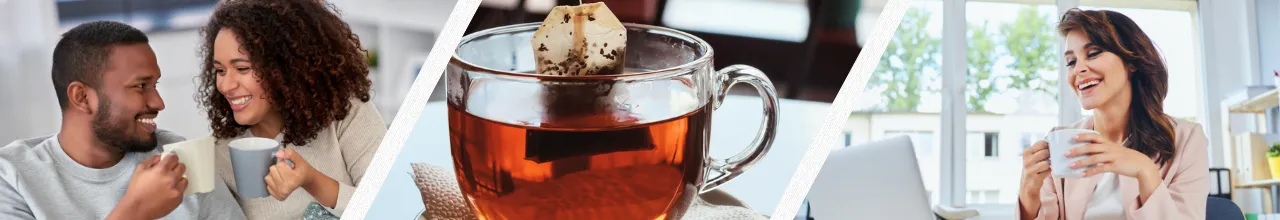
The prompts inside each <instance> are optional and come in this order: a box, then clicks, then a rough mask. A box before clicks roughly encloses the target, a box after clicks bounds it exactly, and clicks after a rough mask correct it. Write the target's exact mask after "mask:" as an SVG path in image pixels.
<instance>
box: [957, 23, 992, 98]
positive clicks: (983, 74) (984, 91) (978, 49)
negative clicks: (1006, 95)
mask: <svg viewBox="0 0 1280 220" xmlns="http://www.w3.org/2000/svg"><path fill="white" fill-rule="evenodd" d="M988 26H989V25H988V23H987V22H983V23H982V25H981V26H979V25H977V24H969V28H968V31H969V39H968V44H969V48H968V50H967V52H966V53H968V54H967V55H968V56H967V58H968V61H969V72H968V76H967V77H965V84H966V85H967V86H965V88H966V89H965V90H966V91H967V92H968V96H969V97H968V100H967V101H968V104H969V105H968V106H969V111H973V112H986V111H987V108H986V103H987V100H988V99H991V95H993V94H995V93H997V92H998V91H999V90H998V89H999V88H998V87H996V85H995V83H996V82H995V78H996V77H995V75H994V73H993V71H992V67H993V66H994V65H995V60H996V58H998V56H999V55H998V54H996V43H995V40H993V39H991V37H990V36H988V33H990V32H989V31H988V30H989V29H988Z"/></svg>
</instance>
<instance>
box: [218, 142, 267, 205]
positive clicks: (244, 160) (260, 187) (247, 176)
mask: <svg viewBox="0 0 1280 220" xmlns="http://www.w3.org/2000/svg"><path fill="white" fill-rule="evenodd" d="M227 145H228V146H229V148H231V168H232V172H233V173H234V174H235V177H236V189H237V190H236V192H237V194H240V197H244V198H261V197H267V196H268V195H269V194H268V193H267V181H266V180H264V179H263V178H266V177H267V171H268V170H270V168H271V166H272V165H275V163H276V151H278V150H280V142H276V141H275V140H272V139H266V138H259V137H251V138H241V139H236V140H234V141H231V143H228V144H227Z"/></svg>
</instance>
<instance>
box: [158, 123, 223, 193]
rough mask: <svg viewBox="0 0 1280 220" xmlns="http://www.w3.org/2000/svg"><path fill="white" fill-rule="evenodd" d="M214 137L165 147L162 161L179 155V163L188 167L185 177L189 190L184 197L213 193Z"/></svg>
mask: <svg viewBox="0 0 1280 220" xmlns="http://www.w3.org/2000/svg"><path fill="white" fill-rule="evenodd" d="M215 140H217V139H214V138H213V137H205V138H200V139H193V140H187V141H183V142H178V143H172V144H166V145H164V147H163V148H164V153H163V156H162V159H167V157H168V155H169V154H173V155H178V162H179V163H182V165H185V166H187V171H186V172H185V173H183V176H184V177H186V178H187V190H186V191H183V192H182V195H191V194H196V193H207V192H209V191H213V184H214V182H213V181H215V175H214V167H213V154H214V153H213V152H214V151H213V148H214V146H213V145H214V141H215Z"/></svg>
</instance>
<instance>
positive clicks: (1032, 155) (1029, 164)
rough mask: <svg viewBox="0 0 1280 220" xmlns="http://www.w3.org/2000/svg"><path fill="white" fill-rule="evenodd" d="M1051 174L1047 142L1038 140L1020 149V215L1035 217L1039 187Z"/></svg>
mask: <svg viewBox="0 0 1280 220" xmlns="http://www.w3.org/2000/svg"><path fill="white" fill-rule="evenodd" d="M1050 174H1052V172H1051V170H1050V168H1049V143H1048V142H1045V141H1038V142H1036V143H1035V144H1033V145H1031V147H1029V148H1027V149H1026V150H1023V151H1022V184H1021V186H1022V190H1021V192H1019V193H1018V201H1019V204H1020V205H1021V207H1019V208H1020V211H1021V212H1022V217H1024V218H1030V217H1035V215H1036V213H1039V211H1040V188H1041V187H1043V186H1044V180H1045V179H1046V178H1049V175H1050Z"/></svg>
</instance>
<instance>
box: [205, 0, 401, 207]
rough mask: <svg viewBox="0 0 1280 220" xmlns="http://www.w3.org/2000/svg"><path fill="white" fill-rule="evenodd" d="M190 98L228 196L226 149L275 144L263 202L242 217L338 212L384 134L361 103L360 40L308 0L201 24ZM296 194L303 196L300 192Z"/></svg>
mask: <svg viewBox="0 0 1280 220" xmlns="http://www.w3.org/2000/svg"><path fill="white" fill-rule="evenodd" d="M203 35H204V45H203V47H202V51H201V52H202V54H203V56H204V64H203V71H201V73H200V76H199V79H200V83H199V85H200V86H199V94H198V96H199V97H198V98H199V99H200V103H201V105H202V107H203V108H204V109H205V110H206V111H207V113H208V117H209V120H210V126H211V128H212V130H213V134H214V136H215V137H217V138H218V142H217V153H218V155H217V162H216V163H217V173H218V176H219V177H221V179H222V180H223V181H224V182H226V183H227V185H228V186H229V188H230V189H231V191H233V192H237V188H236V186H235V183H236V181H235V175H234V174H233V167H232V165H231V161H230V157H229V149H228V146H227V143H228V142H229V141H231V140H233V139H238V138H245V137H262V138H268V139H275V140H276V141H278V142H280V143H282V144H283V145H284V148H283V149H282V150H280V151H279V152H277V153H276V157H277V158H280V161H285V160H288V161H291V162H292V166H290V164H289V163H276V164H275V165H274V166H272V167H271V168H270V171H269V173H268V174H267V176H265V177H262V178H263V179H264V180H265V181H266V183H267V191H268V192H269V193H270V195H271V196H270V198H243V197H239V196H238V192H237V193H236V194H237V200H238V201H239V202H240V206H241V207H242V208H243V209H244V211H245V214H246V215H248V217H249V219H300V218H303V214H304V211H309V210H308V209H309V207H310V208H311V210H310V211H316V209H317V208H316V207H317V205H313V204H318V206H322V207H323V208H322V209H319V210H321V211H328V212H330V213H335V214H337V215H341V213H342V210H343V209H345V207H346V205H347V201H348V200H350V198H351V195H352V194H353V193H354V192H355V188H356V186H357V185H359V181H360V178H361V177H363V176H364V171H365V168H366V167H367V166H368V165H369V161H370V159H371V158H372V157H373V154H374V151H375V150H376V149H377V147H378V144H379V143H380V142H382V136H383V135H384V133H386V127H385V124H384V122H383V120H382V117H381V116H380V115H379V114H378V111H377V110H376V109H374V106H373V104H371V103H370V102H369V100H370V92H371V91H370V90H371V87H372V85H371V84H372V83H371V82H370V80H369V69H368V66H366V64H365V63H364V52H363V50H362V49H361V48H360V40H359V39H358V38H357V37H356V35H355V34H353V33H352V32H351V30H350V28H348V26H347V24H346V23H344V22H343V21H342V20H341V19H340V18H339V17H338V16H337V15H336V14H335V12H334V11H333V9H332V6H331V5H326V4H325V3H322V2H321V1H314V0H229V1H224V2H222V3H221V4H220V5H219V6H218V7H217V9H216V10H215V11H214V14H213V16H212V17H211V20H210V21H209V24H208V25H207V26H205V27H204V30H203ZM299 189H302V190H299Z"/></svg>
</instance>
